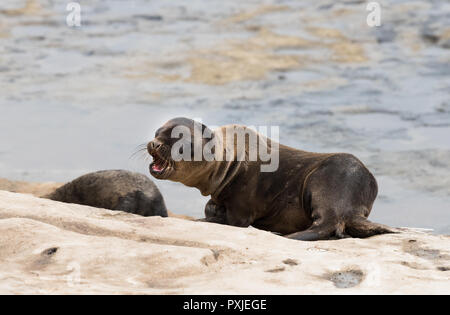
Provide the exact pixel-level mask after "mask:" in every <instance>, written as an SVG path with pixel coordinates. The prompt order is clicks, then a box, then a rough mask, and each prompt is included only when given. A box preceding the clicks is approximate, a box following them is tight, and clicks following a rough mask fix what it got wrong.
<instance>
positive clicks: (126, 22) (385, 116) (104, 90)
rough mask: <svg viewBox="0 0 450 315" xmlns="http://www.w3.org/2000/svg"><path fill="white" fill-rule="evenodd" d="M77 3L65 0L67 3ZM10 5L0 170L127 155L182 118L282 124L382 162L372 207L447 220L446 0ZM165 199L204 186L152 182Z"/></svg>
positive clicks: (66, 169)
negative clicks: (377, 11)
mask: <svg viewBox="0 0 450 315" xmlns="http://www.w3.org/2000/svg"><path fill="white" fill-rule="evenodd" d="M67 2H69V1H67ZM379 2H380V4H381V6H382V11H381V12H382V26H381V27H375V28H370V27H368V26H367V24H366V17H367V14H368V12H367V11H366V5H367V2H366V1H358V0H354V1H334V0H328V1H327V0H319V1H298V0H296V1H282V0H281V1H242V0H241V1H222V0H221V1H219V0H209V1H195V0H190V1H178V0H172V1H150V0H148V1H145V0H136V1H125V0H124V1H112V0H108V1H106V0H98V1H80V3H81V7H82V26H81V27H80V28H76V29H74V28H70V27H68V26H67V25H66V15H67V14H68V12H66V10H65V9H66V8H65V6H66V4H67V3H66V1H50V0H41V1H38V0H30V1H22V0H14V1H4V0H3V1H2V2H1V3H0V43H1V44H0V112H1V115H0V126H1V128H2V129H1V130H2V132H1V133H0V143H1V147H0V177H6V178H10V179H22V180H30V181H68V180H70V179H72V178H74V177H76V176H78V175H81V174H83V173H85V172H88V171H93V170H98V169H111V168H125V169H130V170H135V171H141V172H144V173H147V167H148V166H147V165H148V160H147V161H145V157H144V156H142V157H141V156H139V155H137V156H135V157H134V158H130V157H131V155H132V154H133V152H134V151H135V148H136V147H137V146H138V145H139V144H141V143H145V142H146V141H148V140H149V139H150V138H152V136H153V133H154V131H155V130H156V128H157V127H158V126H159V125H161V124H162V123H163V122H165V121H166V120H168V119H169V118H172V117H174V116H188V117H192V118H201V119H202V120H203V122H204V123H206V124H210V125H221V124H228V123H240V124H246V125H256V126H260V125H278V126H280V137H281V139H280V140H281V142H282V143H285V144H288V145H291V146H294V147H297V148H301V149H304V150H310V151H318V152H351V153H353V154H355V155H357V156H358V157H359V158H360V159H361V160H363V161H364V162H365V163H366V164H367V165H368V167H369V168H370V169H371V170H372V171H373V172H374V174H375V175H376V177H377V179H378V182H379V186H380V193H379V197H378V199H377V202H376V203H375V206H374V209H373V212H372V214H371V218H372V219H373V220H376V221H379V222H382V223H386V224H390V225H395V226H416V227H424V228H433V229H434V230H435V231H436V232H437V233H450V2H448V1H445V0H440V1H437V0H435V1H429V0H428V1H424V0H419V1H400V0H390V1H379ZM157 184H158V186H160V188H161V190H162V192H163V194H164V197H165V199H166V203H167V204H168V207H169V208H170V209H171V210H172V211H174V212H178V213H183V214H189V215H194V216H201V215H202V212H203V205H204V203H205V202H206V199H205V198H203V197H201V196H200V194H199V192H198V191H196V190H195V189H192V188H186V187H184V186H182V185H181V184H176V183H168V182H160V181H158V182H157Z"/></svg>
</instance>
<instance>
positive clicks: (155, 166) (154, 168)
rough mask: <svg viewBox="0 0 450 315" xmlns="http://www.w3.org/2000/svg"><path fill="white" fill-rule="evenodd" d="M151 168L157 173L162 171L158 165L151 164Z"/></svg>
mask: <svg viewBox="0 0 450 315" xmlns="http://www.w3.org/2000/svg"><path fill="white" fill-rule="evenodd" d="M152 168H153V170H154V171H157V172H160V171H162V168H161V167H160V166H159V165H157V164H153V167H152Z"/></svg>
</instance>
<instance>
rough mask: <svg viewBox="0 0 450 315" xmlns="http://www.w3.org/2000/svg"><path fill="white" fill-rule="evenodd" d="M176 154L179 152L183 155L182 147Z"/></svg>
mask: <svg viewBox="0 0 450 315" xmlns="http://www.w3.org/2000/svg"><path fill="white" fill-rule="evenodd" d="M178 152H179V153H180V154H183V152H184V151H183V147H182V146H181V147H180V150H179V151H178Z"/></svg>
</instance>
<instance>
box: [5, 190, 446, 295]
mask: <svg viewBox="0 0 450 315" xmlns="http://www.w3.org/2000/svg"><path fill="white" fill-rule="evenodd" d="M0 249H1V250H0V292H1V293H7V294H18V293H31V294H58V293H75V294H83V293H92V294H100V293H108V294H109V293H111V294H139V293H145V294H308V293H313V294H314V293H318V294H319V293H320V294H326V293H331V294H350V293H354V294H369V293H374V294H406V293H410V294H423V293H429V294H449V293H450V261H449V258H450V237H449V236H432V235H428V234H426V233H423V232H420V231H413V230H407V231H405V232H404V233H401V234H396V235H383V236H377V237H372V238H370V239H364V240H363V239H344V240H337V241H320V242H300V241H295V240H289V239H285V238H282V237H279V236H276V235H273V234H271V233H269V232H265V231H260V230H256V229H253V228H246V229H242V228H235V227H231V226H223V225H217V224H211V223H199V222H191V221H187V220H180V219H176V218H160V217H149V218H144V217H139V216H135V215H131V214H126V213H122V212H118V211H108V210H103V209H96V208H90V207H85V206H80V205H70V204H64V203H58V202H54V201H50V200H46V199H41V198H36V197H33V196H29V195H23V194H16V193H11V192H4V191H0Z"/></svg>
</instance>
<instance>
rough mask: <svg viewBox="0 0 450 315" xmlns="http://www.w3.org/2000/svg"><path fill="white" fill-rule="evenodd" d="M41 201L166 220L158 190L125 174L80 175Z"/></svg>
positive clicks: (147, 181) (140, 176) (139, 176)
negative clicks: (73, 204)
mask: <svg viewBox="0 0 450 315" xmlns="http://www.w3.org/2000/svg"><path fill="white" fill-rule="evenodd" d="M44 198H47V199H51V200H55V201H61V202H67V203H76V204H80V205H85V206H91V207H97V208H105V209H110V210H121V211H125V212H129V213H134V214H139V215H142V216H161V217H167V209H166V205H165V203H164V199H163V197H162V195H161V193H160V192H159V190H158V187H156V185H155V184H154V183H153V182H152V181H151V180H150V179H149V178H148V177H147V176H145V175H143V174H139V173H133V172H129V171H124V170H111V171H99V172H94V173H89V174H86V175H83V176H81V177H78V178H77V179H75V180H73V181H71V182H69V183H67V184H65V185H63V186H61V187H60V188H58V189H56V190H55V191H54V192H53V193H51V194H49V195H47V196H44Z"/></svg>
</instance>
